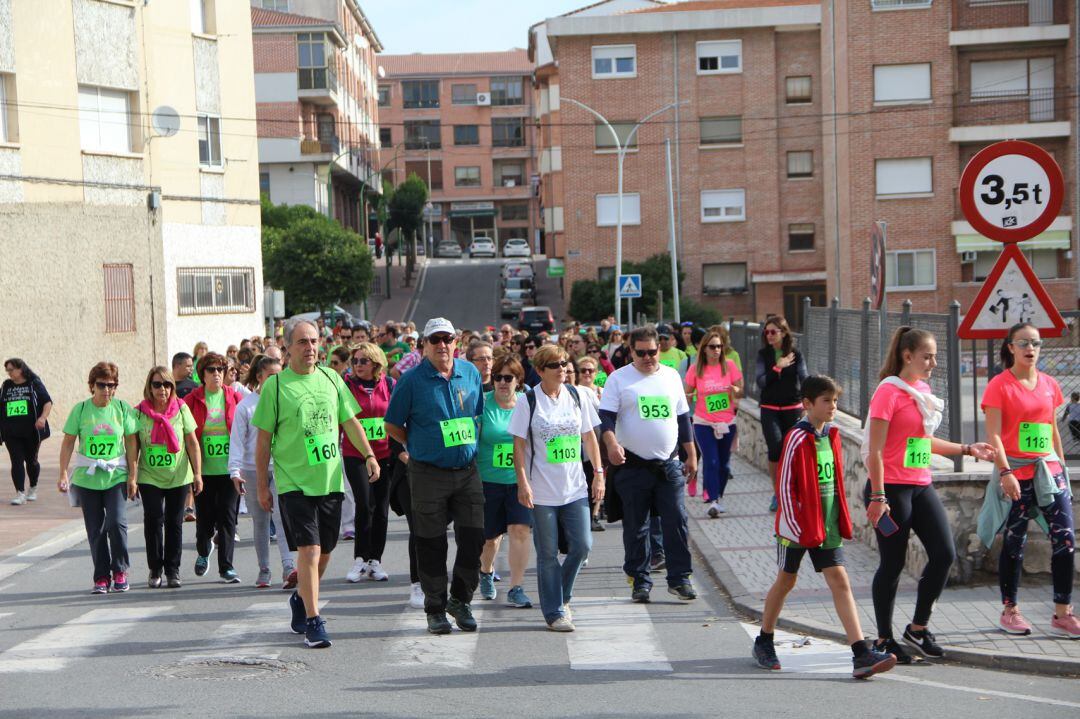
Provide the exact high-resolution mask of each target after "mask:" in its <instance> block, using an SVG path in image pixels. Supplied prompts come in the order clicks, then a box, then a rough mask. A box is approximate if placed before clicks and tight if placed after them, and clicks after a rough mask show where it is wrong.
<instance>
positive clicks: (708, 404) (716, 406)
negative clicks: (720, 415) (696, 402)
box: [705, 392, 731, 414]
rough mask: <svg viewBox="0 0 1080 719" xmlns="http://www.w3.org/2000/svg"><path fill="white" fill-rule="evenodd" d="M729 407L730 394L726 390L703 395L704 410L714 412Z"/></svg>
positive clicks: (722, 410)
mask: <svg viewBox="0 0 1080 719" xmlns="http://www.w3.org/2000/svg"><path fill="white" fill-rule="evenodd" d="M729 409H731V394H730V393H728V392H717V393H716V394H710V395H706V396H705V411H706V412H708V413H709V414H712V413H714V412H724V411H727V410H729Z"/></svg>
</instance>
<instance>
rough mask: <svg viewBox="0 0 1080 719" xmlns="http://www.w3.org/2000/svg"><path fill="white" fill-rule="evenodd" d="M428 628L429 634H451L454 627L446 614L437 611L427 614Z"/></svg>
mask: <svg viewBox="0 0 1080 719" xmlns="http://www.w3.org/2000/svg"><path fill="white" fill-rule="evenodd" d="M427 630H428V633H429V634H449V633H450V632H451V631H452V630H453V627H451V626H450V620H449V619H447V618H446V614H444V613H443V612H437V613H435V614H429V615H427Z"/></svg>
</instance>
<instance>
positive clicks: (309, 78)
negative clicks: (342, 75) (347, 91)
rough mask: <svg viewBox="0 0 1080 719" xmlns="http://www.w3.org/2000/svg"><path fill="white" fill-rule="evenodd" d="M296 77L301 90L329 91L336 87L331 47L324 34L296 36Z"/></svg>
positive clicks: (314, 33) (312, 33)
mask: <svg viewBox="0 0 1080 719" xmlns="http://www.w3.org/2000/svg"><path fill="white" fill-rule="evenodd" d="M296 51H297V61H296V77H297V83H298V84H297V87H299V88H300V89H301V90H330V89H334V88H335V87H336V86H337V75H336V74H335V70H334V63H333V57H334V51H333V46H331V45H329V44H328V43H327V42H326V33H324V32H301V33H297V35H296Z"/></svg>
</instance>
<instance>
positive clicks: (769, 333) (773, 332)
mask: <svg viewBox="0 0 1080 719" xmlns="http://www.w3.org/2000/svg"><path fill="white" fill-rule="evenodd" d="M780 334H783V332H781V331H780V330H765V336H766V337H772V336H773V335H780Z"/></svg>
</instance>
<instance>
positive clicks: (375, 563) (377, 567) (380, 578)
mask: <svg viewBox="0 0 1080 719" xmlns="http://www.w3.org/2000/svg"><path fill="white" fill-rule="evenodd" d="M367 578H368V579H370V580H371V581H373V582H385V581H386V580H388V579H390V575H389V574H387V573H386V571H385V570H383V568H382V564H381V563H380V562H379V560H378V559H369V560H368V563H367Z"/></svg>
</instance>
